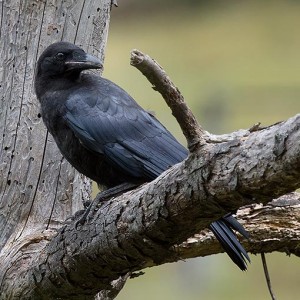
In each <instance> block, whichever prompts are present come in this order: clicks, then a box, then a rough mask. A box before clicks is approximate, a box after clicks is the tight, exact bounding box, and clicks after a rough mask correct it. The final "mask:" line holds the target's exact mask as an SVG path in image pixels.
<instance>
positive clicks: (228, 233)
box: [209, 214, 250, 271]
mask: <svg viewBox="0 0 300 300" xmlns="http://www.w3.org/2000/svg"><path fill="white" fill-rule="evenodd" d="M209 228H210V230H211V231H212V232H213V233H214V235H215V236H216V238H217V239H218V241H219V242H220V244H221V245H222V247H223V248H224V250H225V251H226V253H227V254H228V255H229V257H230V258H231V259H232V261H233V262H234V263H235V264H236V265H237V266H238V267H239V268H240V269H241V270H242V271H245V270H247V261H248V262H250V258H249V256H248V254H247V252H246V250H245V249H244V248H243V246H242V245H241V244H240V242H239V240H238V239H237V237H236V235H235V234H234V232H233V231H232V229H234V230H236V231H238V232H239V233H240V234H241V235H243V236H244V237H245V238H247V239H248V238H249V235H248V233H247V231H246V230H245V229H244V228H243V226H242V225H241V224H240V223H239V222H238V221H237V220H236V219H235V218H234V217H233V216H232V215H231V214H227V215H225V216H224V217H223V218H221V219H219V220H217V221H215V222H213V223H211V224H210V226H209Z"/></svg>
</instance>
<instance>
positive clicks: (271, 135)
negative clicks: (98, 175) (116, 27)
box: [0, 81, 300, 299]
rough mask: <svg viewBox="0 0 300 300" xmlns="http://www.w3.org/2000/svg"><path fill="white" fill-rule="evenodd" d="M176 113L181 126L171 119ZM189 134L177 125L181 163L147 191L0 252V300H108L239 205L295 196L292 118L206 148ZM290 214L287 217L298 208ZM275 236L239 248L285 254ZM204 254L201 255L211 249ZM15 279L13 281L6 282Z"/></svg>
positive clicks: (210, 139)
mask: <svg viewBox="0 0 300 300" xmlns="http://www.w3.org/2000/svg"><path fill="white" fill-rule="evenodd" d="M169 84H170V82H169V81H168V82H166V86H165V87H163V88H162V90H164V89H166V92H165V93H164V92H163V91H162V94H164V95H165V96H164V97H165V98H168V99H171V98H172V97H171V96H172V95H173V92H174V87H172V89H170V90H168V88H169V87H170V86H169ZM155 86H158V85H155ZM175 90H177V89H176V88H175ZM169 96H170V97H169ZM177 96H178V94H177V95H175V104H174V105H173V104H172V105H171V106H172V107H173V113H174V111H176V114H177V115H178V116H179V119H180V118H181V119H182V120H185V121H181V122H183V123H184V122H186V121H187V120H189V119H188V118H189V113H188V110H187V107H186V106H185V105H183V106H182V105H181V104H182V101H183V98H182V97H179V102H177V100H176V98H177ZM178 104H179V106H177V108H176V109H175V110H174V106H176V105H178ZM180 107H181V108H182V107H183V111H184V113H183V115H185V116H182V117H181V113H182V111H181V110H180ZM193 122H195V120H193V121H191V124H192V123H193ZM191 124H186V125H182V127H183V128H185V129H184V130H185V131H186V132H185V134H186V136H187V139H188V141H189V146H190V148H191V149H192V150H193V152H192V154H191V155H190V156H189V157H188V159H187V160H186V161H184V162H183V163H181V164H178V165H176V166H174V167H172V168H171V169H169V170H168V171H166V172H165V173H163V174H162V175H161V176H160V177H159V178H157V179H156V180H154V181H153V182H150V183H148V184H145V185H143V186H141V187H139V188H138V189H136V190H134V191H130V192H128V193H126V194H123V195H121V196H120V197H117V198H114V199H111V200H109V201H107V202H105V203H102V205H101V206H100V207H98V208H97V209H96V208H95V209H94V210H92V212H91V214H90V215H89V221H88V222H87V223H86V224H84V225H83V226H82V227H79V228H78V229H76V228H75V222H76V218H75V219H73V220H72V219H70V220H68V221H67V222H66V223H65V224H64V226H63V227H62V228H60V229H59V230H58V232H57V233H56V234H54V232H53V231H50V230H45V231H43V232H42V233H41V232H40V231H37V232H36V233H32V232H31V233H30V234H27V235H24V236H23V237H22V239H21V240H20V241H17V242H16V241H14V243H13V244H12V245H11V244H7V245H6V246H5V247H4V249H3V251H2V252H1V257H0V261H3V260H5V262H6V263H4V264H3V266H4V270H5V272H3V273H2V274H1V275H2V277H1V278H0V282H1V292H2V294H3V295H4V297H5V296H7V297H10V296H12V295H13V297H19V298H20V295H21V296H22V297H23V299H48V298H49V297H50V298H51V297H52V298H57V297H60V298H68V299H92V298H93V297H94V295H95V294H96V293H97V292H99V291H100V290H101V291H104V290H109V291H111V293H112V294H113V295H108V294H109V293H104V295H103V297H102V299H104V298H105V297H106V298H107V297H109V298H113V297H114V295H115V294H116V293H117V292H118V288H116V286H117V285H118V284H116V286H114V287H112V282H113V281H114V280H117V279H120V278H121V281H120V282H121V286H122V284H123V283H124V280H123V281H122V279H124V278H125V279H126V276H128V275H127V274H128V272H133V271H136V270H140V269H143V268H145V267H148V266H154V265H158V264H162V263H165V262H170V261H176V260H178V259H181V258H184V257H189V255H191V254H188V251H187V250H186V249H191V243H190V241H188V242H187V244H188V245H189V247H187V246H186V245H187V244H182V245H181V246H177V247H175V248H174V245H178V244H181V243H183V242H184V241H185V240H187V239H188V238H189V237H191V236H193V235H195V234H196V233H198V232H200V230H202V229H204V228H206V227H207V226H208V225H209V223H211V222H212V221H214V220H216V219H218V218H219V217H220V216H222V215H223V214H225V213H226V212H228V211H235V210H237V209H238V208H239V207H241V206H243V205H249V204H251V205H253V204H254V203H263V204H266V203H268V202H269V201H271V200H272V199H273V198H276V197H278V196H281V195H284V194H286V193H288V192H292V191H294V190H295V189H296V188H298V187H299V186H300V149H299V148H300V144H299V143H298V141H299V135H300V115H297V116H295V117H293V118H291V119H289V120H287V121H286V122H281V123H278V124H275V125H273V126H270V127H268V128H264V129H261V130H257V131H253V130H249V131H248V130H244V131H239V132H235V133H232V134H228V135H224V136H213V135H207V137H205V139H206V142H204V140H203V138H204V131H203V130H202V129H201V130H200V132H199V128H200V127H199V126H198V125H197V124H195V123H194V125H191ZM193 126H195V130H194V129H193ZM193 130H194V131H193ZM197 134H199V136H198V137H197ZM200 145H201V147H199V146H200ZM276 205H277V204H276ZM291 207H293V214H292V215H293V216H294V212H295V214H296V211H298V209H299V207H298V202H297V203H296V205H294V206H291ZM257 209H261V211H262V210H263V209H264V208H258V207H256V206H254V207H252V206H251V207H247V208H245V209H244V210H242V211H244V215H243V214H242V215H243V216H244V217H243V218H245V220H247V221H246V223H245V225H247V228H248V229H249V231H250V232H251V226H250V225H248V223H249V224H251V218H254V220H255V223H253V224H255V226H257V223H258V220H260V218H261V217H262V218H264V214H263V213H261V211H260V212H259V213H258V211H257ZM278 210H280V211H281V210H282V212H283V213H286V214H287V215H289V216H291V211H290V207H284V209H283V208H282V207H281V208H280V209H278V208H277V209H276V208H274V210H272V215H273V214H274V215H275V216H276V218H277V217H278V214H277V213H278ZM269 211H270V210H269ZM252 214H253V215H252ZM250 215H252V217H249V216H250ZM248 217H249V218H248ZM274 222H275V221H274ZM293 222H296V221H295V220H294V221H293ZM293 224H295V226H297V223H293ZM275 225H276V226H275ZM288 225H290V223H288ZM252 226H254V225H252ZM283 227H285V226H283ZM270 228H278V224H277V223H276V224H274V223H272V227H270ZM286 228H287V226H286ZM297 228H299V227H297ZM252 232H254V229H253V228H252ZM276 232H277V231H276V230H272V231H271V232H270V233H268V237H266V235H265V234H264V232H262V234H263V237H262V238H260V236H259V234H257V233H255V235H254V236H251V239H250V241H249V242H246V244H245V245H246V248H247V249H249V250H250V251H252V252H254V253H256V252H260V251H263V252H267V251H274V250H279V251H285V250H283V249H284V248H283V247H282V244H280V243H277V240H276V238H275V240H274V236H275V233H276ZM273 234H274V235H273ZM299 235H300V234H299V232H298V231H296V229H295V231H293V232H291V233H290V236H291V237H292V238H290V239H289V241H290V242H289V244H287V247H288V251H289V252H291V253H295V254H296V255H299V252H298V250H297V245H298V243H299V242H298V237H299ZM270 237H271V241H270ZM281 239H283V240H284V237H281V238H280V240H281ZM209 240H211V239H210V238H209ZM262 241H263V242H262ZM198 245H199V249H200V244H199V243H198ZM197 247H198V246H197ZM202 247H206V242H204V241H203V242H202V243H201V248H202ZM207 249H208V248H207ZM285 249H286V248H285ZM206 251H207V252H206V255H208V254H211V253H217V252H219V251H220V248H218V249H217V248H213V247H211V248H210V250H209V251H208V250H206ZM199 255H200V254H199ZM16 270H18V273H17V275H18V278H19V280H18V281H14V280H13V278H14V277H15V276H16ZM115 283H116V281H115ZM45 295H47V296H46V297H45ZM22 297H21V298H22ZM16 299H17V298H16Z"/></svg>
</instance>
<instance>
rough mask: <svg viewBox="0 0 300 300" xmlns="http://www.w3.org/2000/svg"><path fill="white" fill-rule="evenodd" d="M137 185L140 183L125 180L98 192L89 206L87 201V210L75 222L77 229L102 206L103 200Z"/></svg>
mask: <svg viewBox="0 0 300 300" xmlns="http://www.w3.org/2000/svg"><path fill="white" fill-rule="evenodd" d="M137 186H139V184H138V183H127V182H125V183H122V184H120V185H117V186H115V187H113V188H110V189H108V190H105V191H103V192H100V193H98V195H97V196H96V198H95V199H94V200H93V201H91V202H90V203H89V205H88V206H87V207H86V203H87V202H86V203H85V207H86V210H85V211H84V212H83V214H82V215H81V216H80V218H79V219H78V220H77V221H76V222H75V229H77V227H78V225H83V224H84V223H85V222H86V221H87V220H88V219H89V216H90V215H91V213H92V212H94V211H97V210H98V209H99V208H100V207H101V205H102V203H103V202H106V201H108V200H109V199H111V198H112V197H116V196H119V195H121V194H123V193H125V192H128V191H130V190H132V189H134V188H136V187H137Z"/></svg>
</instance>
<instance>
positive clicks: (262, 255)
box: [261, 252, 276, 300]
mask: <svg viewBox="0 0 300 300" xmlns="http://www.w3.org/2000/svg"><path fill="white" fill-rule="evenodd" d="M261 260H262V264H263V267H264V273H265V277H266V281H267V285H268V289H269V292H270V295H271V298H272V300H276V297H275V295H274V293H273V290H272V285H271V279H270V275H269V271H268V266H267V261H266V257H265V253H264V252H262V253H261Z"/></svg>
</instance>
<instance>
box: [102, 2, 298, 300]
mask: <svg viewBox="0 0 300 300" xmlns="http://www.w3.org/2000/svg"><path fill="white" fill-rule="evenodd" d="M134 48H137V49H139V50H141V51H143V52H145V53H147V54H149V55H150V56H152V57H153V58H155V59H156V60H157V61H158V62H159V63H160V64H161V65H162V66H163V67H164V69H165V70H166V71H167V73H168V74H169V76H170V77H171V79H172V80H173V81H174V82H175V84H176V85H177V86H178V88H179V89H180V91H181V92H182V94H183V95H184V97H185V99H186V101H187V102H188V104H189V106H190V107H191V108H192V110H193V112H194V113H195V114H196V116H197V118H198V120H199V122H200V124H202V125H203V126H204V127H205V129H206V130H208V131H210V132H212V133H226V132H231V131H234V130H237V129H240V128H249V127H251V126H252V125H253V124H254V123H257V122H261V123H262V125H269V124H272V123H275V122H277V121H280V120H284V119H286V118H289V117H291V116H293V115H295V114H297V113H298V112H299V108H300V102H299V101H300V76H299V74H300V1H295V0H294V1H292V0H289V1H279V0H278V1H275V0H274V1H217V0H213V1H191V0H190V1H175V0H173V1H170V0H165V1H158V0H153V1H146V0H145V1H144V0H127V1H121V0H119V8H114V9H113V11H112V18H111V25H110V32H109V38H108V47H107V50H106V61H105V70H104V77H107V78H109V79H111V80H113V81H114V82H116V83H117V84H119V85H120V86H122V87H123V88H124V89H125V90H127V91H128V92H129V94H131V95H132V96H133V97H134V98H135V99H136V100H137V101H138V102H139V103H140V104H141V105H142V106H143V107H144V108H146V109H149V110H152V111H155V112H156V115H157V117H158V118H159V119H160V120H161V121H163V123H164V124H165V125H166V126H167V127H168V128H169V129H170V130H171V131H172V132H173V133H174V134H175V135H176V136H177V137H178V139H180V140H181V141H182V143H184V142H185V140H184V138H183V136H182V134H181V132H180V129H179V127H178V125H177V123H176V121H175V120H174V118H173V117H172V115H171V113H170V110H169V109H168V108H167V107H166V104H165V103H164V101H163V99H162V98H161V97H160V95H159V94H158V93H157V92H154V91H153V90H152V89H151V86H150V84H149V83H148V81H147V80H146V79H145V78H144V77H143V76H142V75H141V73H139V71H137V70H136V69H135V68H133V67H131V66H130V65H129V54H130V51H131V50H132V49H134ZM251 259H252V264H251V265H250V267H249V271H247V272H244V273H243V272H241V271H239V270H238V269H237V267H235V265H234V264H233V263H231V261H230V260H229V258H227V257H226V255H224V254H220V255H213V256H211V257H207V258H198V259H191V260H188V261H186V262H179V263H175V264H167V265H163V266H161V267H156V268H151V269H147V270H145V272H146V274H145V275H143V276H140V277H139V278H136V279H131V280H129V281H128V283H127V284H126V286H125V288H124V289H123V291H122V292H121V293H120V295H119V296H118V299H119V300H140V299H143V300H148V299H149V300H150V299H151V300H153V299H156V300H163V299H167V300H169V299H173V300H177V299H186V300H194V299H210V300H214V299H231V300H235V299H239V300H240V299H243V300H248V299H249V300H250V299H251V300H252V299H259V300H260V299H270V297H269V295H268V291H267V287H266V283H265V279H264V274H263V270H262V265H261V262H260V257H259V256H253V255H252V256H251ZM267 260H268V264H269V268H270V273H271V278H272V283H273V289H274V291H275V292H276V295H277V296H278V299H279V300H281V299H282V300H290V299H291V300H292V299H293V300H294V299H299V293H300V286H299V283H300V260H299V259H297V258H295V257H288V256H286V255H285V254H282V253H272V254H269V255H267Z"/></svg>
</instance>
